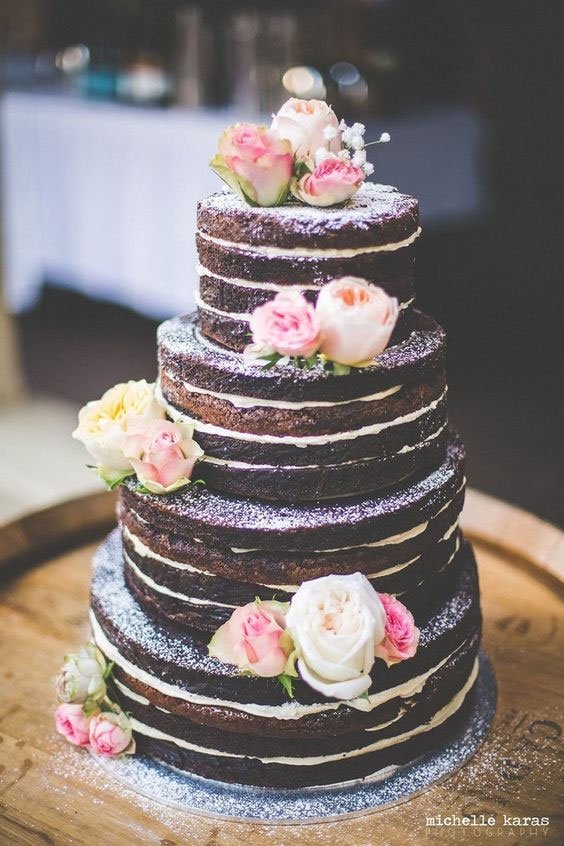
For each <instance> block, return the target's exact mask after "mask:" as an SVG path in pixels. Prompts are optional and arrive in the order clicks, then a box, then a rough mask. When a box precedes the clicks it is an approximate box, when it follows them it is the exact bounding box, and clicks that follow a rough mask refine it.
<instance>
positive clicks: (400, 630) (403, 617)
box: [375, 593, 420, 667]
mask: <svg viewBox="0 0 564 846" xmlns="http://www.w3.org/2000/svg"><path fill="white" fill-rule="evenodd" d="M378 596H379V598H380V602H381V603H382V605H383V606H384V611H385V612H386V627H385V635H384V640H383V641H382V643H380V644H379V645H378V646H377V647H376V652H375V654H376V656H377V657H378V658H383V659H384V661H385V662H386V664H387V665H388V667H389V666H390V665H391V664H397V662H398V661H404V660H405V659H406V658H413V656H414V655H415V653H416V651H417V645H418V643H419V634H420V632H419V629H418V628H417V626H416V625H415V621H414V619H413V614H412V613H411V611H409V610H408V609H407V608H406V607H405V605H404V604H403V603H402V602H400V601H399V599H396V598H395V597H394V596H390V595H389V594H387V593H379V594H378Z"/></svg>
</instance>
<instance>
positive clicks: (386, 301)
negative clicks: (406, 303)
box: [315, 276, 398, 366]
mask: <svg viewBox="0 0 564 846" xmlns="http://www.w3.org/2000/svg"><path fill="white" fill-rule="evenodd" d="M315 311H316V314H317V318H318V320H319V323H320V326H321V344H320V350H321V352H322V353H323V354H324V355H326V356H327V358H328V359H330V360H331V361H337V362H339V363H340V364H348V365H357V366H360V365H362V364H369V363H371V361H372V359H374V357H375V356H377V355H379V353H381V352H382V350H384V349H385V348H386V345H387V343H388V341H389V340H390V336H391V334H392V332H393V329H394V326H395V325H396V321H397V318H398V301H397V300H396V299H395V297H389V296H388V295H387V294H386V292H385V291H384V290H383V289H382V288H378V287H377V286H376V285H371V284H370V283H369V282H367V281H366V280H365V279H357V278H356V277H354V276H343V277H342V278H341V279H334V280H333V281H332V282H330V283H329V284H328V285H325V286H324V287H323V288H322V289H321V291H320V292H319V296H318V298H317V304H316V308H315Z"/></svg>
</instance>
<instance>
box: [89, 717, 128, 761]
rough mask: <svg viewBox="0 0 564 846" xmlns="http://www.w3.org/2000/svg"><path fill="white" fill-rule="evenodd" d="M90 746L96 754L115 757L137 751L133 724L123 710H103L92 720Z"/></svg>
mask: <svg viewBox="0 0 564 846" xmlns="http://www.w3.org/2000/svg"><path fill="white" fill-rule="evenodd" d="M90 747H91V749H92V751H93V752H94V753H95V754H96V755H102V756H103V757H105V758H113V757H115V756H116V755H120V754H122V753H124V754H126V755H130V754H132V753H133V752H134V751H135V742H134V740H133V738H132V734H131V726H130V724H129V720H128V718H127V716H126V715H125V714H124V713H123V711H121V712H119V713H115V712H114V711H103V712H102V713H100V714H95V715H94V716H93V717H92V719H91V720H90Z"/></svg>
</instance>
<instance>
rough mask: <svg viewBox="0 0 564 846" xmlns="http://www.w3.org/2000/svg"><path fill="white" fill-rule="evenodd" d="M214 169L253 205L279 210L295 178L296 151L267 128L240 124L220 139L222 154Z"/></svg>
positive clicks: (213, 166) (214, 163) (227, 130)
mask: <svg viewBox="0 0 564 846" xmlns="http://www.w3.org/2000/svg"><path fill="white" fill-rule="evenodd" d="M210 166H211V168H212V170H214V171H215V172H216V173H217V175H218V176H219V177H221V179H223V181H224V182H226V183H227V185H229V187H230V188H231V189H232V190H233V191H235V193H237V194H239V196H240V197H242V198H243V199H244V200H246V201H247V202H248V203H250V204H251V205H254V206H278V205H280V203H283V202H284V200H285V199H286V196H287V194H288V188H289V185H290V179H291V178H292V168H293V156H292V148H291V146H290V142H289V141H284V140H283V139H281V138H280V137H279V136H278V135H277V134H276V133H275V132H272V131H270V130H268V129H266V127H264V126H255V125H254V124H252V123H237V124H235V125H234V126H230V127H229V128H228V129H226V130H225V132H224V133H223V135H222V136H221V138H220V139H219V153H216V155H215V156H214V158H213V159H212V161H211V162H210Z"/></svg>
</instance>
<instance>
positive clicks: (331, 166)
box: [291, 156, 365, 206]
mask: <svg viewBox="0 0 564 846" xmlns="http://www.w3.org/2000/svg"><path fill="white" fill-rule="evenodd" d="M364 179H365V174H364V171H363V170H362V168H360V167H357V166H356V165H353V164H352V163H351V162H347V161H343V160H342V159H340V158H338V157H337V156H330V157H329V158H326V159H325V160H324V161H322V162H321V163H320V164H318V165H317V167H316V168H315V170H314V171H313V172H312V173H306V174H305V176H302V178H301V179H299V180H295V179H294V180H293V181H292V186H291V187H292V193H293V194H294V196H295V197H296V199H298V200H300V201H301V202H302V203H307V204H308V205H309V206H334V205H335V204H336V203H344V201H345V200H348V199H349V198H350V197H352V196H353V194H356V192H357V191H358V189H359V188H360V186H361V185H362V183H363V182H364Z"/></svg>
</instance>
